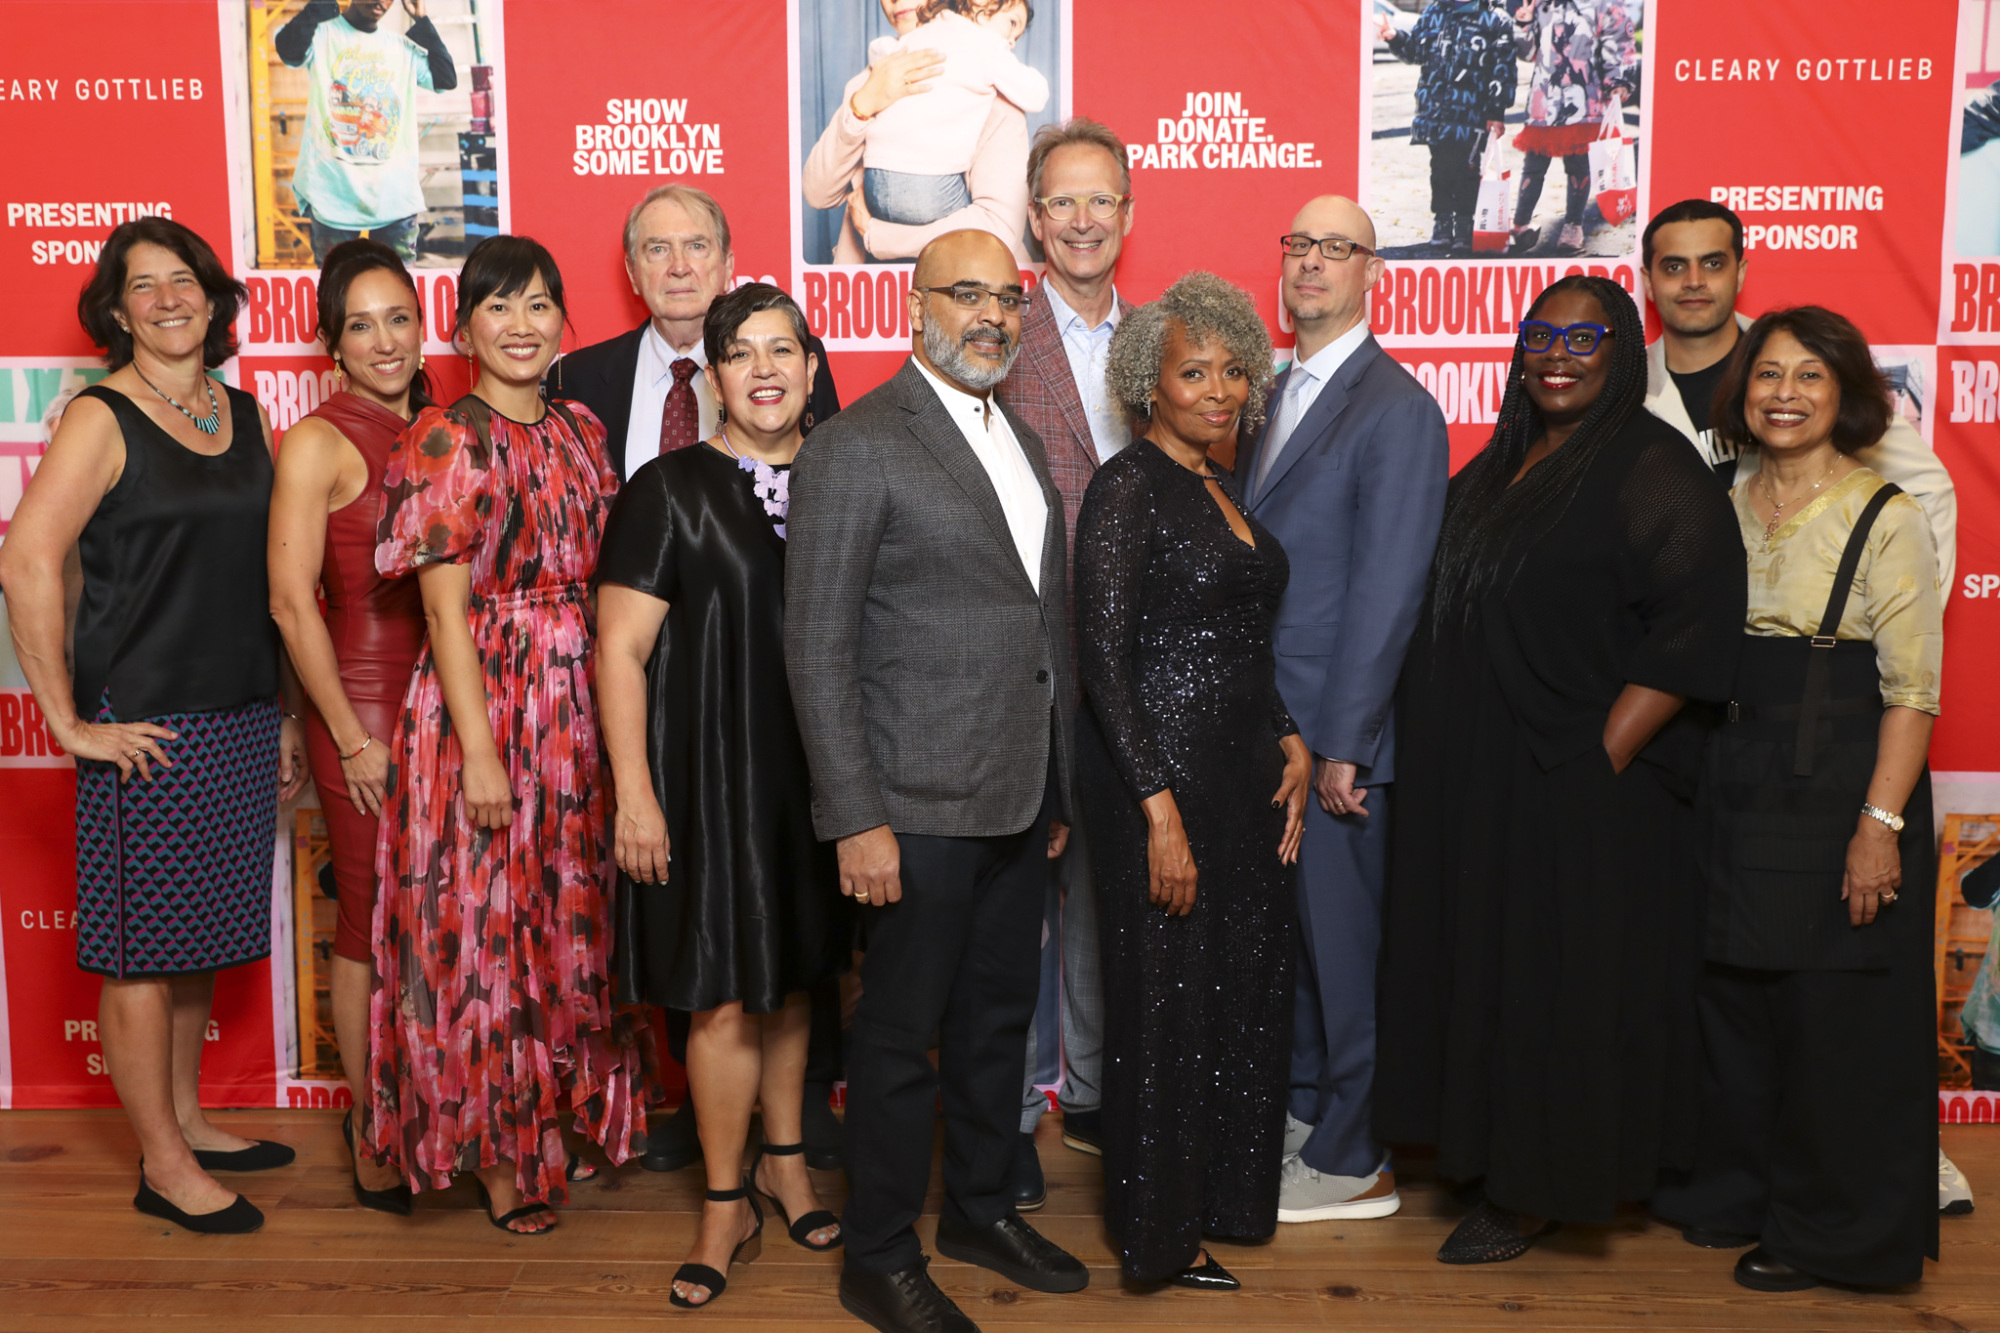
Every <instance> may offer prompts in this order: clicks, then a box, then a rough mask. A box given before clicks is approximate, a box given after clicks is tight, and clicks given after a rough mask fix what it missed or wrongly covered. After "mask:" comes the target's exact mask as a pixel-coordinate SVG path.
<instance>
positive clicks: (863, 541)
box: [785, 363, 1073, 839]
mask: <svg viewBox="0 0 2000 1333" xmlns="http://www.w3.org/2000/svg"><path fill="white" fill-rule="evenodd" d="M1001 410H1002V411H1005V412H1006V413H1007V421H1008V424H1009V425H1010V426H1012V427H1013V430H1014V434H1015V436H1016V437H1017V438H1018V439H1019V440H1020V442H1021V448H1022V449H1023V450H1024V451H1025V452H1026V454H1027V456H1028V464H1029V466H1030V467H1031V468H1032V469H1033V470H1034V473H1035V476H1036V478H1037V479H1038V480H1039V481H1040V482H1041V484H1042V493H1043V496H1044V497H1045V499H1046V500H1047V502H1048V506H1049V517H1048V524H1047V528H1046V530H1045V532H1044V534H1043V538H1042V569H1041V589H1042V591H1041V593H1040V595H1039V596H1038V595H1037V594H1036V591H1035V585H1034V583H1033V582H1031V581H1030V580H1029V578H1028V573H1027V571H1026V570H1025V569H1023V568H1022V567H1021V558H1020V555H1019V554H1018V552H1017V551H1016V549H1015V546H1014V542H1013V538H1012V537H1011V536H1010V535H1009V533H1008V530H1007V520H1006V516H1005V514H1004V513H1003V512H1002V510H1001V508H1000V498H999V496H998V495H996V494H995V493H994V490H993V484H992V482H990V481H989V480H988V479H987V476H986V470H985V468H984V467H983V466H981V464H980V462H979V459H978V457H977V456H976V455H975V454H974V453H973V452H972V448H971V446H969V445H968V444H966V442H965V437H964V436H963V435H961V434H960V433H959V429H958V426H957V425H956V424H955V423H954V422H953V421H952V419H951V415H950V413H948V412H947V411H946V410H945V407H944V404H943V403H941V402H939V401H938V396H937V394H936V392H935V391H933V390H932V388H931V386H930V385H929V384H928V383H927V382H925V380H924V377H923V375H922V373H921V372H920V371H918V369H917V368H916V367H915V366H914V365H911V364H908V363H905V365H904V366H903V368H902V369H901V370H900V371H898V372H897V373H896V374H895V376H894V377H893V378H891V379H890V380H889V381H888V382H887V383H885V384H883V385H882V386H881V387H879V388H877V389H875V390H873V391H872V392H870V393H868V394H866V395H864V396H863V397H861V398H860V399H859V400H857V401H856V402H855V403H853V404H852V405H850V406H849V407H847V408H846V409H845V410H844V411H842V412H841V413H840V414H839V415H838V416H836V417H834V418H833V419H832V420H830V421H828V422H826V423H825V424H824V425H822V426H820V427H819V428H818V429H817V430H815V431H814V432H813V433H812V435H811V437H810V438H808V440H807V441H806V443H805V445H804V447H803V448H801V449H800V450H799V455H798V459H797V461H796V462H795V463H794V464H793V466H792V479H791V512H790V513H789V515H788V516H787V518H786V522H785V528H786V533H785V536H786V543H785V544H786V552H785V670H786V674H787V676H788V678H789V679H790V682H791V687H792V703H793V706H794V708H795V709H796V710H797V713H798V720H799V733H800V735H801V736H802V737H803V738H804V740H805V749H806V758H807V762H808V764H809V765H810V767H811V770H812V790H813V796H812V803H813V826H814V828H815V829H816V830H817V832H818V833H819V836H820V837H822V838H826V839H833V838H842V837H846V836H847V835H848V834H850V833H859V832H861V831H863V830H864V829H870V828H874V827H875V826H876V825H878V824H887V825H888V826H889V827H890V828H891V829H893V830H895V831H896V832H898V833H919V834H932V835H938V836H947V837H992V836H997V835H1000V834H1007V833H1018V832H1020V831H1021V830H1022V829H1024V828H1026V827H1027V826H1028V825H1029V824H1031V823H1033V822H1034V819H1035V815H1036V813H1037V811H1038V810H1039V809H1040V807H1041V803H1042V797H1043V795H1044V793H1045V791H1046V790H1047V783H1048V775H1049V761H1050V758H1051V754H1050V746H1051V744H1053V745H1054V746H1055V752H1054V756H1053V757H1054V760H1055V768H1056V775H1057V781H1058V784H1059V787H1060V797H1061V808H1062V810H1063V811H1067V810H1069V809H1070V808H1071V805H1070V776H1069V775H1070V753H1069V751H1070V735H1071V732H1070V726H1069V716H1070V709H1071V701H1072V698H1073V687H1072V685H1071V682H1070V654H1069V646H1068V640H1069V633H1068V626H1067V622H1066V618H1065V616H1064V614H1063V600H1062V599H1063V589H1064V571H1065V570H1066V569H1067V567H1068V564H1069V559H1068V551H1069V547H1068V544H1067V542H1066V541H1065V540H1064V533H1063V525H1062V523H1061V521H1060V519H1059V517H1058V516H1059V515H1060V514H1061V513H1062V496H1061V495H1060V494H1059V493H1058V492H1057V490H1056V488H1055V484H1054V483H1053V482H1051V481H1050V480H1049V468H1048V463H1047V461H1046V459H1045V458H1044V457H1043V452H1042V441H1041V438H1040V437H1039V436H1038V435H1037V434H1036V433H1035V431H1034V429H1033V428H1032V427H1031V426H1029V424H1028V423H1027V422H1026V421H1023V420H1022V419H1021V418H1020V417H1019V416H1018V415H1016V414H1015V413H1013V412H1012V411H1009V410H1008V409H1007V408H1006V407H1005V406H1004V405H1003V406H1002V409H1001ZM1052 707H1053V708H1054V712H1053V714H1052V712H1051V709H1052Z"/></svg>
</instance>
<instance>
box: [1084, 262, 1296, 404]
mask: <svg viewBox="0 0 2000 1333" xmlns="http://www.w3.org/2000/svg"><path fill="white" fill-rule="evenodd" d="M1176 324H1178V325H1180V326H1181V327H1182V328H1183V329H1185V330H1186V331H1187V337H1188V341H1190V342H1197V343H1206V342H1210V341H1212V340H1214V339H1218V338H1219V339H1221V341H1222V345H1223V346H1224V347H1226V348H1228V349H1229V352H1230V354H1231V355H1232V356H1234V357H1235V358H1236V359H1237V360H1238V361H1241V362H1242V363H1243V368H1244V369H1245V370H1246V371H1247V372H1248V373H1249V376H1250V401H1249V402H1247V403H1245V404H1244V406H1243V420H1242V422H1241V424H1239V425H1238V426H1237V438H1238V439H1242V440H1247V439H1249V438H1250V435H1251V434H1252V433H1253V432H1254V431H1256V429H1257V427H1258V426H1260V425H1262V424H1263V421H1264V398H1265V395H1266V394H1267V393H1268V392H1269V390H1270V388H1271V378H1272V371H1271V335H1270V333H1269V332H1268V331H1267V330H1266V329H1265V328H1264V321H1263V320H1262V319H1260V318H1258V315H1257V306H1256V303H1255V302H1253V301H1252V300H1251V299H1250V293H1248V292H1246V291H1244V290H1243V289H1242V288H1241V287H1238V286H1237V285H1236V284H1235V283H1233V282H1230V281H1228V280H1227V279H1224V278H1219V277H1217V276H1216V275H1215V274H1213V273H1206V272H1202V271H1200V270H1197V271H1195V272H1193V273H1189V274H1187V275H1185V276H1184V277H1182V278H1181V279H1180V281H1178V282H1176V283H1175V284H1174V285H1173V286H1171V287H1169V288H1167V290H1166V291H1164V292H1162V293H1160V299H1159V300H1157V301H1148V302H1147V303H1146V304H1145V305H1142V306H1140V307H1139V308H1138V309H1137V310H1134V311H1133V312H1132V313H1131V314H1129V315H1127V316H1125V318H1124V319H1122V320H1120V321H1119V323H1118V331H1117V332H1116V333H1114V334H1112V335H1111V356H1110V364H1109V365H1108V366H1107V367H1106V368H1105V372H1104V379H1105V387H1106V388H1108V389H1109V390H1110V391H1111V396H1112V398H1113V399H1115V400H1116V401H1117V403H1118V405H1119V406H1120V407H1122V408H1124V409H1125V414H1126V415H1127V416H1129V417H1130V418H1131V419H1132V421H1133V422H1134V424H1135V425H1139V426H1143V425H1144V424H1145V423H1146V422H1148V421H1150V420H1151V419H1152V415H1153V390H1154V389H1155V388H1156V387H1158V385H1159V383H1160V368H1161V366H1160V363H1161V362H1162V361H1164V360H1165V359H1166V355H1167V332H1168V330H1170V329H1171V328H1173V326H1174V325H1176Z"/></svg>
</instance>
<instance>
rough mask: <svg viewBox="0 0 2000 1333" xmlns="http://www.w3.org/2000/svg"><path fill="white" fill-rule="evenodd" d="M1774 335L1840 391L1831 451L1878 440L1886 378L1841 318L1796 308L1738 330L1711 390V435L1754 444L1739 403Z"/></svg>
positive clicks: (1890, 408) (1889, 410)
mask: <svg viewBox="0 0 2000 1333" xmlns="http://www.w3.org/2000/svg"><path fill="white" fill-rule="evenodd" d="M1780 329H1782V330H1784V331H1785V332H1786V333H1789V334H1791V335H1792V336H1793V337H1794V338H1797V339H1798V340H1799V343H1800V345H1801V346H1803V347H1804V348H1805V349H1806V350H1807V351H1808V352H1811V353H1812V354H1813V355H1814V356H1816V357H1818V358H1819V359H1820V360H1821V361H1823V362H1824V363H1826V368H1827V369H1828V370H1830V371H1832V372H1833V378H1834V382H1835V383H1836V384H1838V385H1839V386H1840V414H1839V415H1838V416H1837V417H1835V418H1834V423H1833V447H1834V448H1836V449H1838V450H1840V451H1841V452H1842V453H1844V454H1847V453H1853V452H1854V451H1855V450H1856V449H1861V448H1865V447H1867V446H1868V445H1871V444H1873V443H1875V441H1877V440H1879V439H1881V438H1882V433H1883V432H1884V431H1886V430H1888V429H1889V419H1890V417H1891V416H1892V415H1893V414H1894V412H1895V404H1894V403H1893V401H1892V400H1891V399H1890V396H1889V380H1888V377H1886V376H1885V375H1883V374H1882V372H1881V371H1880V370H1879V369H1877V368H1876V365H1875V358H1874V357H1873V356H1871V355H1869V352H1868V340H1867V339H1866V338H1864V337H1862V336H1861V330H1860V329H1857V328H1855V327H1854V324H1853V322H1852V321H1851V320H1849V319H1848V318H1847V317H1846V316H1845V315H1840V314H1836V313H1834V312H1833V311H1831V310H1828V309H1827V308H1826V307H1825V306H1817V305H1799V306H1791V307H1789V308H1788V309H1784V310H1771V311H1767V312H1765V313H1764V314H1762V315H1759V316H1758V317H1757V321H1756V322H1755V323H1754V324H1752V325H1751V326H1750V327H1749V328H1748V329H1746V330H1744V332H1743V337H1742V338H1741V339H1739V340H1738V341H1737V344H1736V351H1735V352H1734V353H1733V354H1732V355H1731V357H1730V359H1729V368H1728V369H1727V370H1725V371H1723V373H1722V382H1721V383H1720V384H1717V385H1716V386H1715V402H1714V405H1713V406H1712V407H1711V408H1710V412H1709V416H1710V419H1711V420H1712V421H1713V422H1714V423H1715V431H1716V434H1717V435H1719V436H1721V437H1722V438H1723V439H1724V440H1727V441H1728V442H1729V443H1731V444H1735V445H1745V444H1755V443H1756V442H1757V440H1756V437H1755V436H1753V435H1752V434H1751V433H1750V422H1749V419H1748V417H1747V416H1746V415H1745V414H1744V411H1743V401H1744V399H1745V398H1746V397H1748V396H1749V393H1750V373H1751V370H1752V368H1753V367H1754V366H1755V365H1756V363H1757V358H1758V357H1759V356H1761V355H1763V352H1764V344H1765V343H1766V342H1768V341H1769V340H1770V337H1771V335H1772V334H1774V333H1776V332H1778V331H1779V330H1780Z"/></svg>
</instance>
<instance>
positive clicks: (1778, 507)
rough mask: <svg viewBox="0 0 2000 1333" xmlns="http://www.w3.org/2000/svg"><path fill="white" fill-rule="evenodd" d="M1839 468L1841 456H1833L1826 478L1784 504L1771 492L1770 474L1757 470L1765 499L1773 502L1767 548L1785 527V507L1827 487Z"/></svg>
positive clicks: (1766, 536) (1765, 541) (1766, 532)
mask: <svg viewBox="0 0 2000 1333" xmlns="http://www.w3.org/2000/svg"><path fill="white" fill-rule="evenodd" d="M1839 466H1840V455H1839V454H1838V453H1836V454H1834V456H1833V463H1832V465H1831V466H1829V467H1828V468H1827V470H1826V475H1825V476H1822V477H1821V478H1820V479H1819V480H1818V481H1816V482H1814V483H1813V484H1812V485H1810V486H1808V487H1806V488H1805V489H1804V490H1803V491H1800V492H1799V493H1798V494H1797V495H1794V496H1793V497H1792V498H1791V499H1789V500H1786V501H1784V502H1782V503H1780V502H1779V500H1778V497H1777V495H1776V494H1775V493H1774V492H1773V491H1772V490H1771V482H1770V473H1768V472H1766V471H1764V470H1763V469H1762V468H1759V469H1758V470H1757V484H1758V485H1759V486H1761V487H1763V489H1764V498H1765V499H1766V500H1769V501H1770V502H1771V519H1770V521H1769V522H1768V523H1766V524H1765V525H1764V544H1765V545H1767V546H1768V545H1770V542H1771V538H1772V537H1774V536H1776V535H1777V531H1778V529H1779V527H1780V526H1782V525H1783V523H1784V521H1785V506H1786V505H1795V504H1797V503H1798V502H1799V501H1801V500H1803V499H1805V498H1806V497H1807V496H1808V495H1811V494H1812V493H1813V492H1814V491H1816V490H1818V489H1819V488H1820V487H1822V486H1824V485H1826V479H1827V477H1831V476H1832V475H1833V470H1834V468H1837V467H1839Z"/></svg>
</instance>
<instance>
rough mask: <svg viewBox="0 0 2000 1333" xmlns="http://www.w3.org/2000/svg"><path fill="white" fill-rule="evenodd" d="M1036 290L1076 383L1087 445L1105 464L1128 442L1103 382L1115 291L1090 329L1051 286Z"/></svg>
mask: <svg viewBox="0 0 2000 1333" xmlns="http://www.w3.org/2000/svg"><path fill="white" fill-rule="evenodd" d="M1036 291H1037V293H1038V294H1039V295H1040V296H1041V297H1042V298H1043V299H1045V300H1047V301H1048V303H1049V314H1050V315H1052V316H1054V318H1055V321H1056V331H1057V332H1058V333H1060V334H1062V343H1063V355H1065V356H1067V357H1068V358H1069V374H1070V378H1071V379H1073V380H1075V381H1076V394H1077V397H1078V398H1079V399H1080V400H1081V401H1082V403H1083V415H1084V417H1085V419H1086V420H1088V421H1089V422H1090V442H1091V444H1092V445H1094V446H1095V447H1096V449H1097V461H1098V462H1100V463H1108V462H1110V461H1111V456H1112V455H1113V454H1115V453H1117V452H1118V451H1119V450H1120V449H1123V448H1124V447H1125V446H1126V445H1128V444H1130V443H1132V431H1131V428H1130V427H1128V426H1127V425H1126V424H1125V418H1124V417H1123V416H1122V415H1121V414H1120V413H1119V411H1118V409H1117V408H1116V407H1115V406H1113V405H1112V402H1111V390H1110V388H1109V387H1108V386H1107V385H1106V383H1105V372H1106V371H1107V370H1109V369H1110V366H1111V335H1112V333H1113V331H1114V330H1116V329H1117V327H1118V320H1119V318H1120V316H1119V313H1118V292H1117V290H1116V289H1115V288H1114V289H1113V290H1112V293H1111V313H1110V314H1109V315H1106V316H1105V317H1104V322H1103V323H1102V324H1099V325H1098V326H1097V327H1096V328H1094V329H1093V328H1091V327H1090V326H1089V325H1087V324H1085V323H1084V322H1083V316H1082V315H1079V314H1077V313H1076V311H1074V310H1072V309H1070V308H1069V302H1067V301H1065V300H1063V298H1062V293H1061V292H1059V291H1057V290H1056V285H1055V284H1054V283H1052V282H1050V281H1048V280H1047V279H1046V278H1045V279H1043V281H1042V285H1041V286H1040V287H1038V288H1036Z"/></svg>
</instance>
